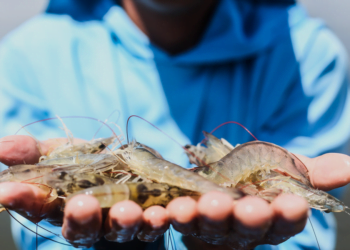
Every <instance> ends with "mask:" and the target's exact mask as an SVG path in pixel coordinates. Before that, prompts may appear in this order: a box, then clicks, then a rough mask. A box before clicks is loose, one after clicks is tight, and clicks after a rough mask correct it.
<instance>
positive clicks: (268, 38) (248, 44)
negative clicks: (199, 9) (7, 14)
mask: <svg viewBox="0 0 350 250" xmlns="http://www.w3.org/2000/svg"><path fill="white" fill-rule="evenodd" d="M294 3H295V1H294V0H250V1H248V0H220V3H219V4H218V6H217V9H216V11H215V13H214V15H213V17H212V20H211V21H210V23H209V26H208V28H207V30H206V31H205V33H204V34H203V37H202V39H201V40H200V42H199V43H198V44H197V45H196V46H195V47H194V48H191V49H190V50H189V51H186V52H184V53H182V54H179V55H176V56H171V55H168V54H167V53H166V52H164V51H162V50H160V49H159V48H157V47H156V46H153V45H152V44H151V43H150V41H149V39H148V38H147V37H146V36H145V35H144V34H143V33H142V32H141V31H140V30H139V29H138V27H137V26H136V25H135V24H134V23H133V22H132V21H131V20H130V18H129V17H128V16H127V15H126V13H125V12H124V11H123V9H122V8H121V7H120V6H116V7H115V8H111V7H112V6H115V5H116V4H115V1H112V0H51V1H50V4H49V6H48V8H47V13H52V14H67V15H70V16H71V17H72V18H73V19H75V20H78V21H84V20H102V19H104V21H106V23H107V24H108V26H109V28H110V29H111V30H113V31H114V32H115V34H116V35H117V37H118V38H119V40H120V41H121V43H123V45H125V47H127V48H129V51H130V53H136V54H137V55H138V56H141V57H151V58H156V59H157V60H163V59H164V60H172V61H173V62H175V63H179V64H194V63H199V64H203V63H204V64H205V63H218V62H219V63H221V62H226V61H232V60H239V59H242V58H247V57H250V56H253V55H254V54H256V53H259V52H261V51H262V50H265V49H268V48H269V47H270V46H273V45H274V44H276V43H278V41H279V40H280V39H282V38H285V37H286V36H289V23H288V10H289V8H290V5H291V4H294ZM150 48H151V51H150Z"/></svg>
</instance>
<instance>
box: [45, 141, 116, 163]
mask: <svg viewBox="0 0 350 250" xmlns="http://www.w3.org/2000/svg"><path fill="white" fill-rule="evenodd" d="M115 140H116V137H114V136H113V137H108V138H100V139H95V140H92V141H89V142H84V143H79V144H71V143H69V142H68V143H66V144H64V145H62V146H59V147H57V148H55V149H53V150H52V151H49V153H47V155H44V156H41V157H40V160H39V161H43V160H49V159H55V158H64V157H69V156H77V155H82V154H98V153H100V152H102V151H103V150H104V149H106V147H108V146H109V145H111V144H113V143H114V141H115Z"/></svg>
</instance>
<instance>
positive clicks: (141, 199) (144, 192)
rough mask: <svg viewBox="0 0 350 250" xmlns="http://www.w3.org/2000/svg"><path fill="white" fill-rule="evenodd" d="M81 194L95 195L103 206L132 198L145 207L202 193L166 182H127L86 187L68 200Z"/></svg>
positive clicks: (165, 203) (107, 206) (195, 197)
mask: <svg viewBox="0 0 350 250" xmlns="http://www.w3.org/2000/svg"><path fill="white" fill-rule="evenodd" d="M80 194H84V195H90V196H93V197H95V198H96V199H97V200H98V201H99V203H100V206H101V208H110V207H112V206H113V205H114V204H115V203H117V202H119V201H123V200H132V201H134V202H136V203H137V204H138V205H140V206H141V207H142V208H143V209H146V208H148V207H150V206H153V205H160V206H163V207H165V206H166V205H167V204H168V203H169V202H170V201H171V200H173V199H175V198H177V197H180V196H190V197H192V198H194V199H198V198H199V196H200V195H201V193H199V192H195V191H191V190H185V189H182V188H179V187H173V186H169V185H167V184H164V183H127V184H109V185H103V186H98V187H92V188H88V189H84V190H82V191H79V192H75V193H74V194H73V195H70V196H68V198H67V201H69V200H70V199H72V198H73V197H74V196H76V195H80Z"/></svg>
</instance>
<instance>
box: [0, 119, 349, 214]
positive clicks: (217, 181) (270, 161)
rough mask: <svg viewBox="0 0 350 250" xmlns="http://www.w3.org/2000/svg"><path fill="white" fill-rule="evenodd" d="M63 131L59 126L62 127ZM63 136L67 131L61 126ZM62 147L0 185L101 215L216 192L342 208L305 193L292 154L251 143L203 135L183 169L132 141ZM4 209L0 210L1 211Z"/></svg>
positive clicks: (15, 170)
mask: <svg viewBox="0 0 350 250" xmlns="http://www.w3.org/2000/svg"><path fill="white" fill-rule="evenodd" d="M64 127H65V125H64ZM65 129H66V130H68V129H67V128H66V127H65ZM67 135H68V138H69V139H68V142H67V143H66V144H64V145H61V146H59V147H56V148H55V149H53V150H50V151H49V152H48V153H47V154H46V155H42V156H41V157H40V160H39V163H37V164H35V165H26V164H24V165H17V166H12V167H9V168H8V169H7V170H5V171H3V172H1V173H0V182H9V181H10V182H26V183H31V184H33V185H37V186H38V187H40V188H42V189H44V190H46V191H47V192H48V198H47V200H46V203H50V202H53V201H54V200H56V199H62V200H64V202H61V203H57V204H63V206H62V207H61V209H62V210H63V209H64V204H65V203H66V202H67V201H69V200H70V199H71V198H72V197H74V196H76V195H81V194H85V195H90V196H94V197H96V199H98V201H99V203H100V206H101V208H110V207H111V206H112V205H113V204H115V203H116V202H119V201H122V200H132V201H134V202H136V203H137V204H139V205H140V206H141V207H142V208H143V209H146V208H148V207H150V206H152V205H161V206H166V205H167V204H168V203H169V202H170V201H171V200H173V199H174V198H176V197H180V196H190V197H192V198H194V199H198V198H199V197H200V196H201V195H202V194H205V193H207V192H211V191H220V192H224V193H226V194H228V195H229V196H231V197H232V198H233V199H239V198H241V197H242V196H244V195H252V196H258V197H261V198H263V199H265V200H267V201H268V202H271V201H273V199H275V197H277V196H278V195H279V194H281V193H293V194H296V195H299V196H301V197H304V198H305V199H306V200H307V201H308V203H309V205H310V207H312V208H315V209H318V210H321V211H325V212H342V211H345V210H346V209H348V207H346V206H345V205H344V204H343V203H342V202H341V201H339V200H338V199H336V198H335V197H333V196H331V195H329V194H327V193H325V192H323V191H320V190H317V189H315V188H313V187H312V185H311V183H310V179H309V175H308V170H307V168H306V167H305V166H304V164H303V163H302V162H301V161H300V160H299V159H298V158H297V157H296V156H295V155H293V154H292V153H290V152H288V151H287V150H285V149H284V148H282V147H279V146H277V145H275V144H272V143H268V142H262V141H252V142H247V143H244V144H241V145H236V146H232V145H231V144H230V143H229V142H228V141H226V140H225V139H218V138H216V137H215V136H214V135H212V134H210V133H205V136H206V139H205V141H206V143H205V146H202V145H201V144H198V145H196V146H193V145H186V146H185V147H183V148H184V150H185V153H186V154H187V155H188V157H189V161H190V163H192V164H195V165H197V167H195V168H192V169H190V170H188V169H184V168H182V167H181V166H178V165H176V164H174V163H171V162H169V161H167V160H165V159H163V157H162V156H161V155H160V154H159V153H158V152H157V151H156V150H155V149H152V148H151V147H148V146H146V145H143V144H141V143H139V142H137V141H132V142H130V143H126V144H123V143H122V141H123V136H117V135H115V134H114V135H113V136H111V137H108V138H100V139H94V140H91V141H88V142H84V143H80V144H74V143H73V139H72V138H71V135H70V133H67ZM5 209H6V208H4V207H1V206H0V212H2V211H4V210H5Z"/></svg>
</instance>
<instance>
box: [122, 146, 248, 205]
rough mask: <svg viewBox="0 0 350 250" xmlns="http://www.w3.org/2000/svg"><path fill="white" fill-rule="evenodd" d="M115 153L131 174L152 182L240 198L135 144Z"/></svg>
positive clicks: (235, 193) (236, 192)
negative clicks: (121, 158) (217, 192)
mask: <svg viewBox="0 0 350 250" xmlns="http://www.w3.org/2000/svg"><path fill="white" fill-rule="evenodd" d="M116 153H118V154H120V155H122V157H123V159H124V161H125V163H126V164H127V165H128V167H129V168H130V170H131V171H132V172H133V173H135V174H138V175H141V176H143V177H146V178H147V179H150V180H152V181H154V182H158V183H165V184H168V185H170V186H176V187H180V188H183V189H187V190H191V191H196V192H200V193H207V192H209V191H221V192H224V193H227V194H229V195H230V196H231V197H232V198H234V199H238V198H240V197H242V195H241V193H240V192H239V191H238V190H236V189H225V188H221V187H219V186H218V185H216V184H215V183H213V182H211V181H208V180H206V179H205V178H203V177H201V176H199V175H197V174H195V173H193V172H191V171H189V170H186V169H184V168H182V167H180V166H178V165H176V164H174V163H171V162H168V161H166V160H164V159H160V158H158V157H156V156H155V155H154V154H153V153H152V152H150V151H149V150H148V149H145V148H144V147H142V146H141V145H140V144H137V143H135V142H133V143H131V144H129V145H127V146H124V147H123V148H122V149H118V150H117V151H116Z"/></svg>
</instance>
